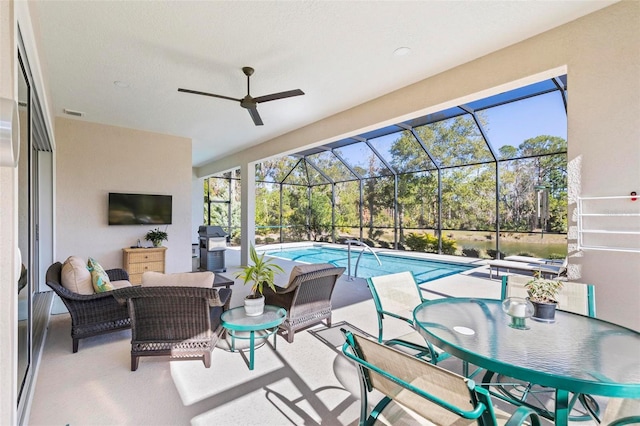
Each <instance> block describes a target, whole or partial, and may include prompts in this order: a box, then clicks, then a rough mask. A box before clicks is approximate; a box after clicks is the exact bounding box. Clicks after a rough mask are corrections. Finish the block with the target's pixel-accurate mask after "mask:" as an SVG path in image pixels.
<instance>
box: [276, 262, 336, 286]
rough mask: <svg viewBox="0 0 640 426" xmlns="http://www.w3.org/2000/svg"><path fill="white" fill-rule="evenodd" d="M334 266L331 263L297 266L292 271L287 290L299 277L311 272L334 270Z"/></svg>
mask: <svg viewBox="0 0 640 426" xmlns="http://www.w3.org/2000/svg"><path fill="white" fill-rule="evenodd" d="M333 267H334V266H333V265H332V264H330V263H309V264H306V265H296V266H294V267H293V269H291V275H289V282H288V283H287V285H286V287H284V288H287V287H289V286H290V285H291V283H292V282H293V280H295V279H296V277H297V276H298V275H302V274H308V273H309V272H315V271H321V270H323V269H329V268H333Z"/></svg>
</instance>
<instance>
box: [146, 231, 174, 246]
mask: <svg viewBox="0 0 640 426" xmlns="http://www.w3.org/2000/svg"><path fill="white" fill-rule="evenodd" d="M144 239H145V240H147V241H151V242H152V243H153V246H154V247H161V246H162V242H163V241H164V240H167V241H168V240H169V234H167V233H166V232H164V231H161V230H160V228H156V229H153V230H151V231H149V232H147V234H146V235H145V236H144Z"/></svg>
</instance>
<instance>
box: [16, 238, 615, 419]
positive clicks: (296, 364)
mask: <svg viewBox="0 0 640 426" xmlns="http://www.w3.org/2000/svg"><path fill="white" fill-rule="evenodd" d="M239 260H240V258H239V252H238V251H237V250H234V249H229V250H227V253H226V263H227V268H228V269H227V272H226V273H224V274H223V275H226V276H228V277H233V275H234V272H235V271H237V270H238V265H239V263H240V262H239ZM276 262H277V263H278V264H280V265H282V266H283V268H285V271H286V273H285V274H282V275H281V276H279V277H278V280H279V281H280V282H282V281H286V278H287V277H288V272H289V270H290V269H291V267H292V266H293V265H294V262H290V261H285V260H281V259H277V260H276ZM488 274H489V271H488V268H487V267H486V266H481V267H480V268H478V269H475V270H472V271H469V272H466V273H463V274H458V275H453V276H449V277H446V278H443V279H440V280H436V281H433V282H430V283H427V284H425V285H423V287H424V289H425V290H426V291H425V297H426V298H428V299H431V298H440V297H445V296H473V297H486V298H499V296H500V281H499V280H497V279H495V278H494V280H489V279H488V276H489V275H488ZM248 292H249V287H248V286H243V285H242V283H241V282H238V280H236V284H235V285H234V286H233V296H232V301H231V306H232V307H233V306H240V305H241V304H242V301H243V299H244V296H245V295H246V294H248ZM332 300H333V325H334V327H333V328H331V329H327V328H326V327H325V326H316V327H312V328H311V329H308V330H304V331H299V332H298V333H296V335H295V341H294V342H293V343H291V344H289V343H287V342H286V340H285V339H283V338H282V337H280V336H278V337H277V339H278V343H277V350H274V348H273V343H272V342H273V339H270V341H269V342H268V343H266V344H264V345H263V346H262V347H260V348H259V349H257V350H256V359H255V369H254V370H253V371H250V370H249V369H248V366H247V359H246V358H247V357H246V356H244V355H241V354H239V353H237V352H236V353H232V352H229V351H226V350H224V349H223V348H216V349H215V350H214V351H213V354H212V365H211V368H209V369H207V368H204V365H203V364H202V362H201V361H180V362H178V361H172V362H167V360H166V359H164V358H162V357H158V358H156V357H151V358H149V357H147V358H142V359H141V360H140V366H139V368H138V370H137V371H135V372H131V371H130V369H129V356H130V354H129V350H130V345H129V339H130V331H128V330H125V331H121V332H116V333H111V334H108V335H104V336H98V337H95V338H90V339H84V340H82V341H81V342H80V349H79V352H78V353H76V354H74V353H72V352H71V338H70V335H69V330H70V324H71V322H70V318H69V316H68V314H65V313H63V314H58V315H52V319H51V323H50V326H49V331H48V335H47V341H46V344H45V349H44V351H43V355H42V361H41V363H40V367H39V372H38V379H37V384H36V388H35V394H34V398H33V401H32V404H31V410H30V417H29V420H28V424H30V425H212V424H222V425H274V426H276V425H352V424H357V419H358V415H359V388H358V379H357V374H356V371H355V368H354V367H353V366H352V365H351V364H350V363H349V362H348V361H347V360H346V358H344V356H343V355H342V354H341V352H340V347H339V345H340V344H341V341H340V337H341V336H340V333H339V331H338V330H339V326H340V325H342V326H344V327H346V328H355V329H356V330H359V331H362V332H364V333H366V334H369V335H371V336H377V330H378V325H377V319H376V311H375V306H374V303H373V300H372V298H371V294H370V292H369V289H368V287H367V285H366V282H365V280H363V279H355V280H353V281H351V280H348V279H347V277H344V276H343V277H342V278H341V279H340V280H339V282H338V285H337V286H336V290H335V292H334V296H333V299H332ZM407 331H409V329H408V326H407V325H406V324H403V323H402V322H400V321H388V320H387V321H386V322H385V338H390V337H393V336H397V335H400V334H404V333H406V332H407ZM442 365H443V366H445V368H450V369H452V370H455V371H458V372H460V370H461V365H462V363H461V362H460V361H459V360H457V359H454V358H449V359H448V360H446V361H445V362H444V363H443V364H442ZM603 402H605V403H606V401H603ZM497 405H498V406H500V407H501V408H506V409H508V410H509V409H510V407H505V404H501V403H498V404H497ZM580 424H582V425H589V424H593V423H590V422H581V423H580Z"/></svg>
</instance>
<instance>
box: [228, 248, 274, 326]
mask: <svg viewBox="0 0 640 426" xmlns="http://www.w3.org/2000/svg"><path fill="white" fill-rule="evenodd" d="M249 257H250V258H251V262H252V263H253V265H247V266H244V267H242V269H241V270H240V271H238V272H237V273H236V278H240V279H242V280H243V281H244V284H247V283H249V282H251V294H249V295H248V296H246V297H245V299H244V309H245V312H246V314H247V315H248V316H257V315H261V314H262V312H263V311H264V296H263V295H262V290H263V289H264V286H265V285H267V286H269V287H270V288H271V289H272V290H274V291H275V289H276V287H275V283H274V278H275V275H276V273H280V272H284V270H283V269H282V268H281V267H280V265H277V264H275V263H273V259H266V260H265V258H264V253H262V255H258V252H256V249H255V247H253V245H252V246H251V247H250V249H249Z"/></svg>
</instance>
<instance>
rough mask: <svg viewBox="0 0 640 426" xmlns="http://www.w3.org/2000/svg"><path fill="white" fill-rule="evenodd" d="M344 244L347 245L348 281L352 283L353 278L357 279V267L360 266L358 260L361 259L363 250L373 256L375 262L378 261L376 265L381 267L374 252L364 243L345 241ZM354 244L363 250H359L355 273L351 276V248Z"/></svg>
mask: <svg viewBox="0 0 640 426" xmlns="http://www.w3.org/2000/svg"><path fill="white" fill-rule="evenodd" d="M345 243H346V244H347V276H348V277H349V281H353V280H354V279H355V278H357V276H358V265H359V264H360V258H361V257H362V254H363V253H364V252H365V250H367V251H368V252H370V253H371V254H372V255H373V257H375V258H376V260H377V261H378V265H380V266H382V262H381V261H380V258H379V257H378V255H377V254H376V252H375V251H373V250H371V247H369V246H368V245H367V243H364V242H362V241H360V240H347V241H345ZM354 244H355V245H357V246H360V247H362V248H363V249H362V250H360V254H359V255H358V260H356V268H355V272H354V274H353V275H351V246H352V245H354Z"/></svg>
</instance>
